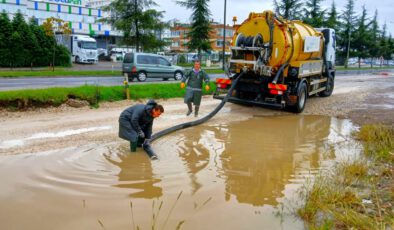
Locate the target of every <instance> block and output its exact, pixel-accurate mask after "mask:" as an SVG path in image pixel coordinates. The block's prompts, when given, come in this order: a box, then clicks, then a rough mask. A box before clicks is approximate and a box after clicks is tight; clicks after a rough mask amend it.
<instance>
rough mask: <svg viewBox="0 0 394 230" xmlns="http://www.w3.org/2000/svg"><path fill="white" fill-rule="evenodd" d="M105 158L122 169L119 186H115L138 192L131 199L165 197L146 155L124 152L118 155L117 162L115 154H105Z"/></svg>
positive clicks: (131, 194)
mask: <svg viewBox="0 0 394 230" xmlns="http://www.w3.org/2000/svg"><path fill="white" fill-rule="evenodd" d="M104 157H105V159H106V160H107V161H108V162H110V163H111V164H113V165H116V166H117V167H119V168H120V172H119V173H118V174H117V176H118V181H119V184H116V185H113V186H114V187H119V188H129V189H133V190H136V191H135V192H132V193H130V194H129V197H132V198H146V199H152V198H159V197H161V196H162V195H163V192H162V188H161V187H159V186H157V185H156V184H157V183H159V182H160V181H161V180H160V179H157V178H155V175H154V174H153V171H152V162H151V160H150V159H149V158H148V157H146V154H145V153H142V152H141V153H140V152H137V153H130V152H127V151H126V150H124V151H120V153H118V154H117V158H119V159H117V160H114V159H113V158H114V156H113V154H104Z"/></svg>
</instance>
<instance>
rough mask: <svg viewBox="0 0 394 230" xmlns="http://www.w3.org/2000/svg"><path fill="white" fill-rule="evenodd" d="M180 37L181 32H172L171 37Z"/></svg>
mask: <svg viewBox="0 0 394 230" xmlns="http://www.w3.org/2000/svg"><path fill="white" fill-rule="evenodd" d="M180 35H181V32H180V31H179V30H177V31H171V37H179V36H180Z"/></svg>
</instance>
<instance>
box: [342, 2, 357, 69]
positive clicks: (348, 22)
mask: <svg viewBox="0 0 394 230" xmlns="http://www.w3.org/2000/svg"><path fill="white" fill-rule="evenodd" d="M341 19H342V21H343V22H342V28H341V31H340V33H339V34H340V40H339V46H340V47H341V49H342V50H343V51H344V52H343V53H342V55H343V56H344V57H345V68H347V67H348V61H349V55H350V50H351V48H350V44H351V38H352V37H351V34H352V33H353V31H354V28H355V22H356V15H355V12H354V0H347V4H346V6H345V10H344V11H343V12H342V15H341ZM352 44H353V43H352Z"/></svg>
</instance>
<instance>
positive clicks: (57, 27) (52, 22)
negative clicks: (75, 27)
mask: <svg viewBox="0 0 394 230" xmlns="http://www.w3.org/2000/svg"><path fill="white" fill-rule="evenodd" d="M42 26H43V27H44V31H45V34H46V35H47V36H49V37H52V38H53V41H52V42H53V55H52V71H55V53H56V48H57V47H56V46H57V44H56V38H55V35H56V34H71V29H70V27H69V26H68V23H67V22H64V21H63V20H62V19H60V18H54V17H50V18H47V19H46V20H45V22H44V23H43V25H42Z"/></svg>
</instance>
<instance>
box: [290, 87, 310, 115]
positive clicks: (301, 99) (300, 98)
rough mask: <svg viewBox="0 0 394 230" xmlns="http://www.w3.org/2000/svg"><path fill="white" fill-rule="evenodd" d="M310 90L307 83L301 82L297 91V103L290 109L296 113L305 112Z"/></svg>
mask: <svg viewBox="0 0 394 230" xmlns="http://www.w3.org/2000/svg"><path fill="white" fill-rule="evenodd" d="M307 96H308V90H307V86H306V83H305V82H300V84H299V85H298V89H297V102H296V104H295V105H293V106H291V107H290V108H289V109H290V111H292V112H294V113H301V112H302V111H304V108H305V103H306V99H307Z"/></svg>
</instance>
